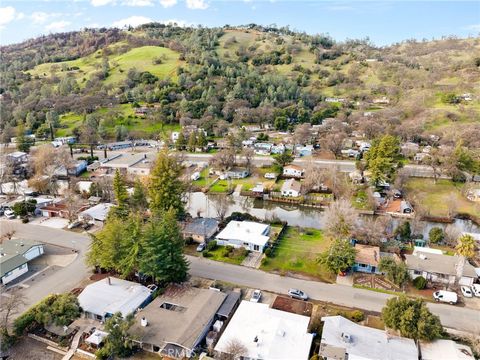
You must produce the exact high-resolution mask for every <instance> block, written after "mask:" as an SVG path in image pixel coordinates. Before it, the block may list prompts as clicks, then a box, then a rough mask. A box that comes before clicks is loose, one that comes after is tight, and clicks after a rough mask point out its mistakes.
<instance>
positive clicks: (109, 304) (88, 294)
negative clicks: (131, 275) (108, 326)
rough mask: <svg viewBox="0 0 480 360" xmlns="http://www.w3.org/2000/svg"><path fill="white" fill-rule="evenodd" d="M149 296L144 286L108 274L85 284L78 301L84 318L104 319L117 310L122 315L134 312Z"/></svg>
mask: <svg viewBox="0 0 480 360" xmlns="http://www.w3.org/2000/svg"><path fill="white" fill-rule="evenodd" d="M151 296H152V295H151V290H150V289H148V288H147V287H146V286H143V285H141V284H138V283H135V282H132V281H127V280H123V279H118V278H115V277H111V276H109V277H107V278H105V279H102V280H99V281H97V282H94V283H93V284H90V285H87V286H86V287H85V289H83V291H82V292H81V293H80V295H78V302H79V304H80V307H81V308H82V310H83V313H84V316H85V318H88V319H95V320H98V321H105V320H106V319H108V318H109V317H111V316H112V315H113V314H115V313H117V312H120V313H121V314H122V316H123V317H125V316H127V315H129V314H133V313H135V311H137V310H138V309H139V308H143V307H145V306H146V305H147V304H148V303H149V302H150V301H151Z"/></svg>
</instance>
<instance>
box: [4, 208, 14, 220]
mask: <svg viewBox="0 0 480 360" xmlns="http://www.w3.org/2000/svg"><path fill="white" fill-rule="evenodd" d="M5 217H6V218H7V219H15V212H14V211H13V210H10V209H8V210H5Z"/></svg>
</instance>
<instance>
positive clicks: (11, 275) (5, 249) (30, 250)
mask: <svg viewBox="0 0 480 360" xmlns="http://www.w3.org/2000/svg"><path fill="white" fill-rule="evenodd" d="M43 252H44V250H43V244H41V243H37V242H35V241H28V240H22V239H11V240H5V241H3V242H2V243H1V244H0V277H1V279H2V284H4V285H5V284H8V283H9V282H11V281H13V280H15V279H16V278H18V277H20V276H22V275H23V274H25V273H26V272H28V262H29V261H30V260H33V259H35V258H37V257H39V256H41V255H42V254H43Z"/></svg>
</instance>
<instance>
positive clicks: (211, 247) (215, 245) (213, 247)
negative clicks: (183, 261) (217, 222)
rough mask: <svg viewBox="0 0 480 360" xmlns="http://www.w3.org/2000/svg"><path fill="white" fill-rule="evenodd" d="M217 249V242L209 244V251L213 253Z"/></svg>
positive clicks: (213, 241)
mask: <svg viewBox="0 0 480 360" xmlns="http://www.w3.org/2000/svg"><path fill="white" fill-rule="evenodd" d="M216 248H217V242H216V241H215V240H212V241H210V242H209V243H208V244H207V251H213V250H215V249H216Z"/></svg>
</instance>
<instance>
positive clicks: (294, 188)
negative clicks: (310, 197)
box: [280, 179, 302, 197]
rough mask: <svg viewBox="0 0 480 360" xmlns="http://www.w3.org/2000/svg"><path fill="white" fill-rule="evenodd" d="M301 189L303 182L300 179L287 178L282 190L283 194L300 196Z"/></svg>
mask: <svg viewBox="0 0 480 360" xmlns="http://www.w3.org/2000/svg"><path fill="white" fill-rule="evenodd" d="M301 190H302V184H301V183H300V181H298V180H295V179H288V180H285V182H284V183H283V185H282V188H281V190H280V191H281V192H282V196H287V197H290V196H293V197H298V196H300V195H301Z"/></svg>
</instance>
